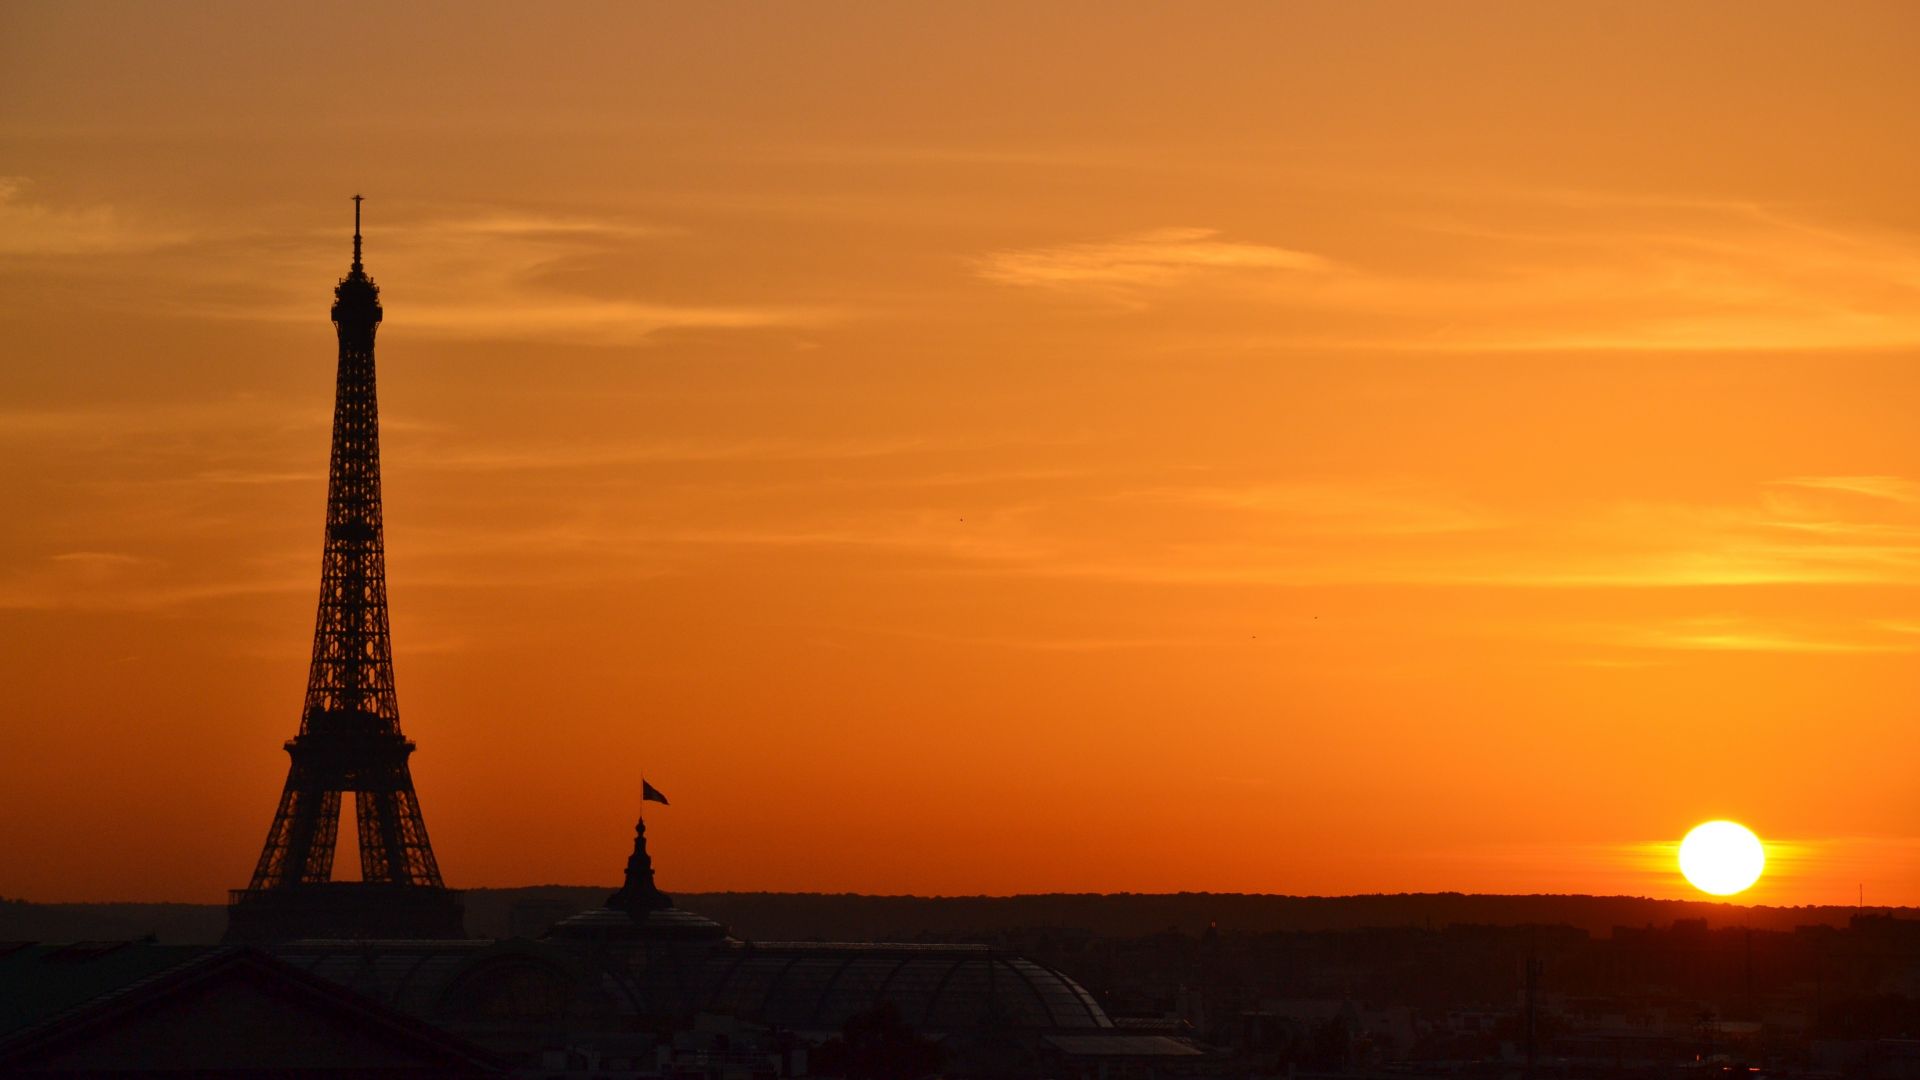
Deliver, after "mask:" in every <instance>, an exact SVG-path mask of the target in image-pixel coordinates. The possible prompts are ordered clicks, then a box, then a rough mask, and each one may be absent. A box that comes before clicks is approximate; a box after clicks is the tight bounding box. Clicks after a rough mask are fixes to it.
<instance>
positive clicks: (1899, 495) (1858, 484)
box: [1774, 476, 1920, 503]
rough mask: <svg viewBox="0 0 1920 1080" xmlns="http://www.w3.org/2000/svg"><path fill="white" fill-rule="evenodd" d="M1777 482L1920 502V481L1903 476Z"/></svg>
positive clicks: (1789, 479)
mask: <svg viewBox="0 0 1920 1080" xmlns="http://www.w3.org/2000/svg"><path fill="white" fill-rule="evenodd" d="M1774 483H1776V484H1779V485H1782V486H1785V487H1797V488H1811V489H1813V490H1815V491H1837V492H1841V493H1843V494H1847V495H1861V496H1864V497H1866V498H1869V499H1885V500H1887V501H1889V502H1898V503H1920V482H1917V481H1913V480H1909V479H1907V478H1906V477H1903V476H1790V477H1787V478H1786V479H1784V480H1776V481H1774Z"/></svg>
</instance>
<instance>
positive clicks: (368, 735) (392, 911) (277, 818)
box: [227, 195, 464, 941]
mask: <svg viewBox="0 0 1920 1080" xmlns="http://www.w3.org/2000/svg"><path fill="white" fill-rule="evenodd" d="M360 203H361V196H359V195H355V196H354V197H353V266H352V268H351V269H350V270H349V271H348V273H347V276H346V277H344V278H341V279H340V283H339V285H338V286H337V287H336V288H335V289H334V294H333V295H334V302H333V324H334V327H335V329H336V330H337V332H338V333H339V337H340V366H339V374H338V376H337V380H336V383H335V390H334V404H333V455H332V459H331V462H330V465H329V467H328V471H327V529H326V542H325V546H324V549H323V550H324V553H323V555H322V557H321V564H320V611H319V614H318V616H317V617H316V619H315V621H314V630H313V665H312V667H311V668H310V669H309V672H308V675H307V696H306V702H305V705H304V707H303V708H302V709H301V712H300V732H299V734H298V735H296V736H295V737H294V738H293V739H292V740H291V741H289V742H288V743H287V744H286V749H287V753H288V755H289V756H290V757H292V759H293V763H292V766H291V768H290V769H289V770H288V771H287V785H286V788H285V789H284V790H283V791H282V792H281V794H280V806H279V809H278V811H276V812H275V814H274V816H273V826H272V827H271V828H270V829H268V831H267V842H266V846H265V848H264V849H263V850H262V851H261V852H260V862H259V864H258V865H257V866H255V867H254V871H253V880H252V882H251V883H250V884H249V885H248V886H247V887H246V888H245V889H237V890H234V892H233V893H232V895H231V899H230V902H229V904H228V908H227V940H229V941H274V940H285V939H291V938H457V937H463V936H464V933H463V931H462V927H461V921H462V913H461V906H460V902H459V898H458V896H457V895H456V894H455V893H453V892H452V891H450V890H449V889H447V888H446V886H445V884H444V883H442V881H441V879H440V866H439V864H438V863H437V862H436V861H435V860H434V857H433V847H432V845H431V844H430V843H429V842H428V840H427V825H426V821H425V819H423V818H422V817H421V815H420V797H419V796H418V795H417V794H415V793H414V790H413V774H412V772H411V771H410V770H409V769H408V767H407V758H408V757H409V756H410V755H411V754H412V753H413V750H414V744H413V743H412V742H411V741H409V740H408V739H407V737H406V736H405V735H402V734H401V733H400V708H399V705H398V704H397V702H396V699H395V697H394V690H393V645H392V641H391V639H390V636H389V633H388V630H387V565H386V546H385V542H384V539H383V536H382V530H381V512H380V410H379V404H378V401H377V400H376V397H375V393H374V365H373V337H374V332H375V331H376V330H378V329H379V327H380V317H381V310H380V288H379V286H377V285H375V284H374V282H373V279H372V278H370V277H368V276H367V272H366V267H365V266H364V265H362V263H361V261H360ZM347 792H352V793H353V802H354V816H355V818H356V819H357V823H358V826H359V840H360V843H359V847H360V880H359V881H334V880H333V854H334V841H335V837H336V833H337V830H338V828H339V823H340V810H341V806H340V801H341V800H340V797H341V795H342V794H344V793H347Z"/></svg>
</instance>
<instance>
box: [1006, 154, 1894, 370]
mask: <svg viewBox="0 0 1920 1080" xmlns="http://www.w3.org/2000/svg"><path fill="white" fill-rule="evenodd" d="M1483 194H1484V193H1483ZM1425 195H1426V196H1427V197H1430V196H1431V193H1425ZM1410 197H1412V196H1410ZM1516 204H1524V205H1526V206H1527V207H1528V209H1527V211H1526V212H1524V213H1520V212H1517V211H1516V210H1515V205H1516ZM1485 222H1496V223H1497V224H1486V223H1485ZM1388 235H1390V236H1391V243H1388V242H1385V241H1383V240H1381V239H1380V238H1379V237H1375V238H1373V239H1371V240H1370V241H1364V242H1363V241H1361V240H1358V239H1355V238H1352V237H1350V238H1348V239H1347V240H1346V243H1347V244H1348V245H1350V247H1348V248H1345V249H1338V248H1336V249H1331V250H1326V251H1323V252H1315V253H1308V252H1305V251H1298V250H1294V249H1291V248H1284V247H1276V246H1272V245H1268V244H1262V243H1257V242H1252V241H1246V240H1237V239H1230V238H1227V237H1226V236H1225V235H1224V234H1222V233H1221V232H1220V231H1218V230H1215V229H1200V228H1179V229H1162V230H1155V231H1150V232H1143V233H1135V234H1130V235H1126V236H1121V237H1118V238H1115V239H1112V240H1107V241H1100V242H1088V243H1076V244H1065V245H1047V246H1036V247H1029V248H1019V249H1011V250H1004V251H999V252H994V253H990V254H988V255H985V256H982V257H980V258H978V259H977V260H976V261H975V268H976V272H977V273H978V274H979V275H980V276H982V277H984V278H986V279H988V280H991V281H996V282H1000V283H1004V284H1009V285H1020V286H1028V287H1037V288H1045V289H1051V290H1054V291H1060V292H1078V293H1083V294H1089V295H1102V296H1107V297H1112V298H1119V299H1123V300H1125V301H1127V302H1128V303H1129V304H1130V305H1132V306H1136V307H1150V306H1152V307H1158V306H1167V307H1171V306H1174V305H1178V306H1179V307H1181V308H1182V309H1183V310H1185V311H1187V312H1189V313H1194V312H1204V313H1205V316H1204V317H1205V321H1206V325H1205V326H1204V328H1201V327H1192V326H1189V327H1186V328H1185V329H1184V330H1183V332H1182V334H1181V336H1180V339H1179V347H1182V348H1190V347H1193V346H1194V345H1195V344H1197V343H1203V342H1210V343H1215V344H1225V345H1235V344H1237V345H1239V346H1240V347H1244V348H1263V349H1264V348H1273V347H1276V346H1282V345H1298V344H1314V345H1318V346H1326V347H1348V348H1365V349H1385V350H1410V351H1430V352H1499V351H1591V350H1616V351H1619V350H1624V351H1634V350H1643V351H1644V350H1665V351H1695V350H1733V349H1737V350H1803V349H1857V348H1885V347H1894V346H1903V345H1912V344H1915V343H1920V240H1916V239H1915V238H1914V237H1912V236H1908V235H1904V234H1900V233H1897V232H1893V231H1884V232H1875V231H1869V230H1865V229H1857V230H1846V229H1840V228H1835V227H1827V226H1821V225H1818V224H1815V223H1812V222H1809V221H1807V220H1803V219H1801V218H1796V217H1794V216H1791V215H1789V214H1788V213H1786V212H1785V211H1783V210H1780V209H1778V208H1772V207H1764V206H1760V205H1757V204H1754V203H1751V202H1739V201H1726V202H1712V201H1704V200H1678V199H1676V200H1659V199H1641V200H1615V201H1611V202H1607V201H1595V200H1592V199H1582V198H1577V197H1570V196H1565V197H1562V196H1554V197H1540V196H1538V195H1537V194H1533V195H1529V194H1527V193H1512V192H1509V193H1505V197H1504V199H1503V200H1501V201H1498V202H1497V203H1496V204H1494V205H1480V206H1473V207H1468V208H1466V209H1460V208H1457V207H1456V208H1454V209H1453V210H1452V211H1450V212H1449V213H1447V214H1444V215H1443V214H1440V213H1438V212H1433V213H1429V214H1428V215H1427V216H1425V217H1422V216H1420V214H1419V212H1417V211H1410V212H1409V216H1408V218H1407V219H1405V220H1403V221H1401V222H1399V223H1397V225H1396V226H1394V227H1393V228H1392V229H1390V230H1388Z"/></svg>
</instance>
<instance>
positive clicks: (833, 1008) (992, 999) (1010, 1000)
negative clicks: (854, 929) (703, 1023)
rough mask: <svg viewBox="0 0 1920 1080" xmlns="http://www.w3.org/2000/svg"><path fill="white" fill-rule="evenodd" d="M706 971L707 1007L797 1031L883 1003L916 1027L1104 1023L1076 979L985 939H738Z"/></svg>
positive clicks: (826, 1027) (827, 1027)
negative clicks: (917, 941)
mask: <svg viewBox="0 0 1920 1080" xmlns="http://www.w3.org/2000/svg"><path fill="white" fill-rule="evenodd" d="M707 967H708V969H709V972H708V976H709V978H711V979H713V982H712V983H711V984H710V989H709V990H708V992H707V995H706V996H707V1002H706V1007H707V1009H709V1010H711V1011H713V1012H721V1013H730V1014H732V1015H734V1016H738V1017H741V1018H743V1019H749V1020H754V1021H757V1022H759V1023H763V1024H772V1025H778V1026H781V1027H788V1028H795V1029H799V1030H812V1031H831V1030H837V1029H839V1028H840V1027H841V1026H843V1025H844V1024H845V1023H846V1022H847V1020H848V1019H849V1018H850V1017H853V1016H856V1015H858V1014H860V1013H864V1012H868V1011H871V1010H872V1009H874V1008H875V1007H876V1006H878V1005H880V1004H882V1003H891V1004H892V1005H893V1006H894V1007H895V1008H897V1009H899V1010H900V1014H901V1016H902V1017H904V1018H905V1019H906V1021H907V1022H908V1023H909V1024H912V1025H914V1026H915V1027H917V1028H920V1029H921V1030H925V1031H954V1030H959V1029H966V1028H975V1027H989V1026H1005V1027H1016V1028H1030V1029H1041V1030H1061V1029H1068V1030H1074V1029H1078V1030H1088V1029H1100V1028H1111V1027H1113V1021H1112V1020H1111V1019H1109V1018H1108V1017H1107V1014H1106V1011H1105V1010H1104V1009H1102V1008H1101V1007H1100V1005H1099V1003H1098V1002H1096V1001H1094V1000H1093V995H1091V994H1089V993H1087V991H1086V990H1085V989H1083V988H1082V987H1081V986H1080V984H1079V983H1076V982H1074V981H1073V980H1072V979H1070V978H1068V977H1067V976H1065V975H1062V974H1061V973H1060V972H1058V971H1055V970H1053V969H1052V968H1049V967H1046V966H1045V965H1043V964H1037V963H1034V962H1033V961H1031V960H1027V959H1025V958H1023V957H1018V956H1008V955H1005V954H1003V953H999V952H996V951H994V950H992V949H990V948H988V947H986V946H984V945H864V944H813V943H807V944H788V943H773V944H738V945H735V946H734V947H733V948H731V949H729V950H727V953H726V954H724V955H715V956H713V957H711V958H710V959H708V961H707Z"/></svg>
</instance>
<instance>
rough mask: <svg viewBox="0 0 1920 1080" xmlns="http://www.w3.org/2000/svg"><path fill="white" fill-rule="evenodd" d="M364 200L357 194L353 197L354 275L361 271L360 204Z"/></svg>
mask: <svg viewBox="0 0 1920 1080" xmlns="http://www.w3.org/2000/svg"><path fill="white" fill-rule="evenodd" d="M365 198H366V196H365V195H359V194H356V195H354V197H353V270H354V273H356V274H357V273H359V272H360V271H361V269H362V267H361V266H360V203H361V201H362V200H364V199H365Z"/></svg>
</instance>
